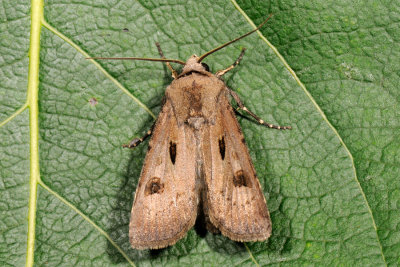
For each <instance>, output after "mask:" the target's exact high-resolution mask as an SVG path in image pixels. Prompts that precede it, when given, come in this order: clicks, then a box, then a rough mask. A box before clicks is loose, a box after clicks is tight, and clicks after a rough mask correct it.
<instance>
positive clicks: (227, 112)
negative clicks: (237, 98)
mask: <svg viewBox="0 0 400 267" xmlns="http://www.w3.org/2000/svg"><path fill="white" fill-rule="evenodd" d="M225 91H226V92H225V93H222V94H220V95H219V97H218V99H217V103H218V107H217V110H216V111H215V122H216V123H215V124H210V125H209V127H208V129H207V130H206V131H205V133H204V139H206V138H207V137H208V136H209V138H210V145H209V146H208V145H207V142H203V144H204V145H203V153H204V160H205V161H204V165H205V166H209V167H208V168H205V170H206V171H205V173H204V174H205V175H204V176H205V177H204V178H205V183H206V187H205V188H206V190H207V192H206V196H207V198H206V199H204V200H203V201H205V202H206V203H205V205H206V206H207V209H206V210H207V212H208V214H207V215H208V216H209V218H210V221H211V223H212V224H213V225H214V226H216V227H217V228H218V229H219V230H220V231H221V232H222V234H224V235H226V236H228V237H229V238H230V239H232V240H236V241H261V240H266V239H267V238H268V237H269V236H270V234H271V220H270V217H269V212H268V208H267V205H266V202H265V198H264V195H263V192H262V190H261V187H260V183H259V181H258V179H257V177H256V173H255V170H254V167H253V164H252V161H251V158H250V155H249V152H248V150H247V147H246V144H245V141H244V137H243V134H242V132H241V129H240V126H239V123H238V122H237V120H236V117H235V114H234V111H233V109H232V107H231V105H230V103H229V101H228V97H227V94H228V91H227V88H225Z"/></svg>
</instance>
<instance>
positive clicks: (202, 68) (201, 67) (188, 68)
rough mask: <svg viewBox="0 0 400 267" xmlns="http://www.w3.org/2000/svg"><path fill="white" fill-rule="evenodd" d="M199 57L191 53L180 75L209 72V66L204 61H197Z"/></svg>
mask: <svg viewBox="0 0 400 267" xmlns="http://www.w3.org/2000/svg"><path fill="white" fill-rule="evenodd" d="M199 59H200V58H199V57H198V56H197V55H192V56H191V57H190V58H189V59H188V60H187V61H186V63H185V66H184V67H183V69H182V73H181V74H180V76H183V75H185V74H187V73H190V72H193V71H194V72H199V73H203V74H206V75H207V74H209V72H210V68H209V67H208V65H207V64H206V63H204V62H199Z"/></svg>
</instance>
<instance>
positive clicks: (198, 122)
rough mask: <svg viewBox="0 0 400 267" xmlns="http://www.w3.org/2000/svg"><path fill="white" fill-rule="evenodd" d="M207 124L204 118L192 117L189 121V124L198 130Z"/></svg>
mask: <svg viewBox="0 0 400 267" xmlns="http://www.w3.org/2000/svg"><path fill="white" fill-rule="evenodd" d="M205 122H206V120H205V119H204V117H190V118H188V119H187V123H188V124H189V125H190V126H191V127H192V128H194V129H196V130H199V129H200V128H201V126H202V125H203V124H204V123H205Z"/></svg>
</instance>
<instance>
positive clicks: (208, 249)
mask: <svg viewBox="0 0 400 267" xmlns="http://www.w3.org/2000/svg"><path fill="white" fill-rule="evenodd" d="M10 3H11V2H10ZM307 3H308V2H306V1H304V3H303V1H297V2H295V4H293V3H292V2H285V1H282V2H279V3H278V2H271V3H269V4H268V5H266V4H263V2H262V1H252V5H250V4H249V3H248V2H238V3H236V2H227V1H214V2H213V3H212V5H211V4H209V3H207V2H205V1H204V2H203V1H189V2H187V1H185V2H173V1H164V2H163V3H158V4H154V3H149V2H148V1H128V0H126V1H118V2H109V1H96V2H83V1H80V2H70V1H46V2H45V3H44V20H43V21H42V25H43V27H42V31H41V43H40V65H39V76H38V78H39V81H40V83H39V93H38V97H39V102H38V104H39V112H38V115H37V117H36V120H37V121H38V125H39V138H38V139H39V147H38V148H39V162H40V163H39V164H38V165H39V166H38V167H39V168H40V179H38V180H37V184H32V183H31V184H29V181H30V179H29V145H30V144H29V142H30V141H29V136H30V135H31V136H32V130H31V129H30V127H29V125H30V124H29V123H30V122H29V114H28V113H29V112H28V111H29V110H30V109H31V106H29V105H28V106H26V104H25V102H28V101H29V97H31V96H30V95H28V96H25V95H24V92H25V90H26V89H25V88H23V86H18V85H20V84H23V85H24V84H26V83H27V80H26V73H27V69H28V68H27V61H26V59H25V58H24V55H26V53H27V49H28V46H29V39H27V38H21V37H20V36H25V37H26V36H27V34H28V32H27V30H26V27H29V13H28V12H29V10H28V8H22V9H21V10H22V11H23V12H22V11H20V10H19V12H22V13H21V14H22V15H21V14H20V15H19V16H20V19H19V21H21V22H20V23H25V27H21V26H19V27H18V28H17V29H15V30H14V31H11V30H10V32H11V33H14V34H10V35H7V36H6V37H5V38H3V39H2V40H3V42H4V43H3V45H2V46H1V48H0V49H2V50H3V51H12V52H9V53H8V54H10V55H12V56H13V57H10V58H8V57H6V56H3V61H6V62H7V60H9V61H8V62H7V63H5V64H3V65H2V66H0V68H1V69H2V72H1V73H0V75H2V79H3V80H5V81H6V82H5V83H3V85H2V87H1V90H2V93H1V95H0V96H1V97H2V98H0V100H1V101H0V107H1V108H2V109H3V108H4V110H5V112H4V113H3V112H2V114H1V116H3V117H1V119H2V120H3V123H1V124H0V125H1V127H0V136H1V139H0V140H1V141H0V157H1V161H0V164H1V165H0V166H1V170H0V175H1V176H0V178H1V185H2V186H1V187H0V190H1V191H2V196H3V195H4V196H7V197H2V201H1V203H2V204H1V205H0V212H1V214H2V216H1V219H0V222H1V224H0V229H1V235H0V238H1V240H2V242H0V253H1V255H4V257H3V256H2V261H4V263H5V264H8V265H10V266H13V265H17V266H20V265H21V264H23V263H24V262H25V257H29V256H32V257H33V259H34V262H35V265H38V266H42V265H46V264H47V265H48V266H57V265H60V266H71V265H73V266H110V265H118V266H129V265H138V266H142V265H143V266H147V265H162V266H176V265H178V264H181V265H213V266H232V265H244V266H247V265H249V266H254V265H260V266H263V265H287V266H293V265H321V266H326V265H345V266H348V265H357V266H384V265H395V264H396V263H398V260H399V258H398V255H399V253H398V252H399V248H398V246H399V245H398V244H399V240H398V233H399V229H398V225H399V224H398V220H399V219H398V218H399V217H400V216H397V215H398V210H399V209H398V205H399V203H400V201H399V198H400V194H399V193H398V192H399V186H398V181H396V177H398V173H399V171H398V167H396V166H398V165H399V164H398V160H397V158H398V157H396V155H399V149H400V145H399V144H398V140H399V138H396V134H397V136H398V131H397V132H395V129H398V125H399V123H398V118H399V116H398V115H399V114H398V112H399V111H398V110H399V109H398V100H399V98H398V97H397V95H398V92H397V90H396V85H398V69H397V68H398V66H397V65H396V64H395V63H394V62H395V61H394V59H392V57H391V55H392V54H396V53H397V52H398V44H397V42H396V37H397V38H398V36H396V33H395V31H394V25H397V24H398V20H396V18H398V17H396V14H398V13H396V12H394V11H392V12H389V8H388V7H389V6H387V7H386V6H385V4H384V3H382V4H380V5H382V6H378V7H376V10H379V14H381V15H380V17H382V18H383V17H385V16H384V15H385V14H387V13H389V14H390V15H391V16H389V17H390V18H391V19H390V20H386V21H385V22H384V23H383V24H382V25H379V24H377V25H375V24H374V22H376V23H378V22H379V21H378V20H375V21H373V22H372V23H370V22H371V21H370V19H371V18H372V17H373V14H374V13H373V12H371V11H370V12H367V13H366V12H364V13H363V14H366V15H363V16H364V17H362V18H361V15H359V16H360V18H359V17H357V16H355V14H356V10H357V9H356V8H355V7H352V6H346V5H344V4H343V5H340V3H338V4H336V2H333V1H328V2H326V1H324V2H323V3H322V1H321V3H319V2H317V4H316V5H315V6H314V5H310V4H307ZM10 5H11V4H10ZM363 5H365V6H363V7H362V8H364V9H365V10H367V9H368V7H371V6H368V5H373V3H372V2H371V3H365V4H363ZM392 5H393V7H392V8H391V10H396V4H392ZM21 6H22V7H23V6H24V4H21ZM5 7H6V10H8V12H10V14H12V12H13V9H12V8H10V7H8V6H7V5H5ZM328 7H329V8H328ZM385 7H386V9H385ZM240 8H242V9H243V10H242V9H240ZM397 10H398V9H397ZM385 12H386V13H385ZM15 13H17V12H15ZM269 13H274V17H273V18H272V19H271V20H270V21H269V22H268V24H267V25H266V26H265V27H264V28H263V29H262V35H257V34H253V35H251V36H249V37H247V38H246V39H243V40H241V41H239V42H238V43H235V44H233V45H231V46H229V47H226V48H224V49H223V50H221V51H219V52H217V53H215V54H213V55H211V56H209V57H207V59H206V60H205V61H206V62H207V64H208V65H209V66H210V68H211V69H212V70H214V72H215V71H217V70H219V69H223V68H225V67H227V66H229V65H230V64H232V63H233V62H234V60H235V59H236V58H237V56H238V55H239V53H240V49H241V47H246V48H247V51H246V54H245V56H244V59H243V61H242V62H241V63H240V65H239V66H238V67H236V68H235V69H234V70H232V71H230V73H228V74H227V75H226V76H225V81H226V83H227V85H228V86H229V87H230V88H232V89H234V90H235V91H236V92H238V94H239V95H240V97H241V99H242V100H243V102H244V103H245V104H246V106H247V107H248V108H249V109H250V110H252V111H254V112H255V113H256V114H257V115H259V116H260V117H262V118H263V119H264V120H265V121H268V122H271V123H274V124H280V125H290V126H292V127H293V130H292V131H277V130H272V129H267V128H266V127H262V126H260V125H258V124H257V123H256V122H255V121H253V120H251V119H246V118H244V117H241V116H238V119H239V121H240V123H241V125H242V129H243V132H244V135H245V138H246V142H247V144H248V147H249V150H250V153H251V156H252V159H253V162H254V165H255V168H256V170H257V173H258V177H259V179H260V182H261V184H262V187H263V190H264V193H265V196H266V199H267V203H268V207H269V210H270V213H271V218H272V223H273V231H272V236H271V238H270V239H269V240H268V241H267V242H255V243H246V244H241V243H236V242H233V241H230V240H229V239H228V238H225V237H223V236H221V235H213V234H211V233H202V232H201V231H199V230H198V229H192V230H190V231H189V232H188V235H187V236H186V237H185V238H183V239H182V240H181V241H179V242H178V243H177V244H176V245H175V246H172V247H170V248H167V249H163V250H160V251H148V250H145V251H137V250H133V249H131V247H130V245H129V241H128V224H129V218H130V208H131V205H132V202H133V195H134V191H135V189H136V186H137V183H138V177H139V175H140V171H141V166H142V164H143V158H144V156H145V152H146V150H147V142H145V143H144V144H142V145H141V146H140V147H138V148H136V149H134V150H127V149H123V148H122V146H121V145H122V144H124V143H127V142H128V141H129V140H130V139H131V138H133V137H139V136H141V135H143V134H144V133H145V132H146V131H147V130H148V129H149V128H150V127H151V125H152V123H153V114H157V113H158V112H159V110H160V105H161V100H162V96H163V92H164V90H165V87H166V86H167V85H168V84H169V83H170V82H171V77H170V73H169V70H168V69H167V68H166V67H165V66H164V65H163V64H161V63H156V62H143V61H99V64H95V63H94V62H92V61H90V60H86V59H85V58H86V57H89V56H102V57H123V56H143V57H158V53H157V49H156V47H155V45H154V43H155V42H156V41H157V42H159V43H160V44H161V46H162V48H163V51H164V54H165V55H166V57H168V58H176V59H180V60H186V59H187V58H188V57H189V56H190V55H192V54H197V55H201V54H203V53H205V52H206V51H208V50H210V49H212V48H215V47H217V46H218V45H220V44H222V43H224V42H227V41H229V40H232V39H234V38H235V37H237V36H239V35H241V34H243V33H246V32H247V31H249V30H251V29H253V25H252V23H253V22H254V23H256V24H257V23H260V22H261V21H262V20H263V19H264V18H265V17H266V16H267V15H268V14H269ZM7 14H8V13H7ZM18 14H19V13H18ZM317 15H318V16H320V18H319V20H318V19H316V17H317ZM397 16H398V15H397ZM346 18H347V20H346ZM2 19H3V21H5V23H4V24H7V25H8V24H9V25H13V23H15V22H14V21H15V16H10V15H7V16H6V15H2ZM17 20H18V19H17ZM289 22H291V23H289ZM369 23H370V24H369ZM396 23H397V24H396ZM4 24H3V25H4ZM1 27H4V26H1ZM374 34H375V35H374ZM376 35H378V36H379V37H382V36H386V37H387V39H382V38H378V39H379V40H378V41H376V40H375V39H374V38H372V37H373V36H376ZM266 38H267V39H268V40H270V41H271V42H272V44H274V45H275V46H276V47H277V50H275V48H274V47H273V46H272V45H271V44H270V43H269V42H268V40H267V39H266ZM21 40H22V41H21ZM385 40H386V41H385ZM18 41H21V45H20V46H16V45H13V44H14V43H18ZM378 48H380V49H378ZM24 49H25V50H24ZM14 51H15V52H14ZM21 51H22V52H21ZM3 54H4V53H3ZM13 58H14V60H13ZM14 62H18V64H17V63H14ZM20 62H22V63H20ZM13 64H14V65H13ZM177 67H178V68H179V66H177ZM9 69H13V70H15V71H14V72H11V71H8V70H9ZM17 70H19V71H17ZM293 70H294V71H293ZM7 73H11V76H10V77H8V76H7V75H6V74H7ZM14 73H15V74H14ZM17 73H18V75H17ZM295 73H296V74H297V76H296V74H295ZM396 73H397V74H396ZM22 74H25V75H22ZM300 80H301V81H302V82H303V83H301V82H300ZM17 84H18V85H17ZM17 87H18V88H17ZM3 92H4V93H3ZM389 96H392V97H389ZM26 98H28V101H27V100H26ZM21 107H22V108H21ZM31 121H32V117H31ZM382 126H385V127H382ZM31 167H32V166H31ZM397 180H398V179H397ZM32 186H37V187H38V197H37V201H36V205H35V206H34V210H32V208H31V206H28V198H29V188H30V187H31V188H32ZM28 211H31V212H32V211H33V212H34V214H35V215H36V217H35V220H34V222H35V223H36V225H34V228H33V230H35V237H34V240H33V241H35V250H34V252H33V253H31V252H28V255H26V252H25V251H26V246H27V240H28V242H29V241H30V239H29V238H28V234H27V233H28V231H31V230H32V225H31V224H30V223H27V221H26V218H27V217H28V222H30V220H29V216H30V215H29V216H28ZM3 215H4V216H3ZM377 228H378V230H377ZM28 229H29V230H28ZM10 244H11V245H10ZM3 258H4V260H3Z"/></svg>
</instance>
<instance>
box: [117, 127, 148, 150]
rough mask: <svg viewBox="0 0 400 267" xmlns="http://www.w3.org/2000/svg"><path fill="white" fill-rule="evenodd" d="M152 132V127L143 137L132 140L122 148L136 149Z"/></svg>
mask: <svg viewBox="0 0 400 267" xmlns="http://www.w3.org/2000/svg"><path fill="white" fill-rule="evenodd" d="M152 132H153V127H151V129H150V130H148V131H147V132H146V133H145V135H144V136H142V137H141V138H133V139H132V140H131V141H130V142H129V144H123V145H122V147H127V148H134V147H137V146H138V145H139V144H141V143H142V142H143V141H144V140H145V139H146V138H147V137H149V136H150V135H151V134H152Z"/></svg>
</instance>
